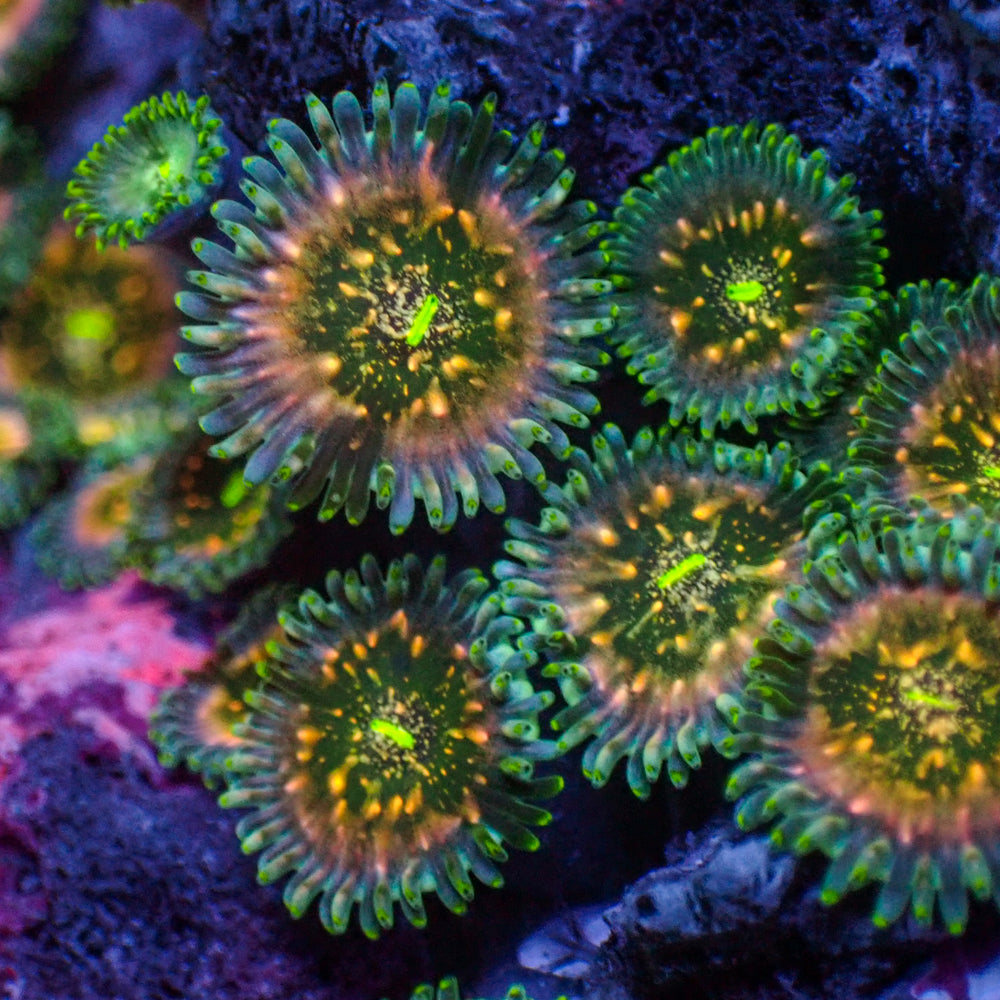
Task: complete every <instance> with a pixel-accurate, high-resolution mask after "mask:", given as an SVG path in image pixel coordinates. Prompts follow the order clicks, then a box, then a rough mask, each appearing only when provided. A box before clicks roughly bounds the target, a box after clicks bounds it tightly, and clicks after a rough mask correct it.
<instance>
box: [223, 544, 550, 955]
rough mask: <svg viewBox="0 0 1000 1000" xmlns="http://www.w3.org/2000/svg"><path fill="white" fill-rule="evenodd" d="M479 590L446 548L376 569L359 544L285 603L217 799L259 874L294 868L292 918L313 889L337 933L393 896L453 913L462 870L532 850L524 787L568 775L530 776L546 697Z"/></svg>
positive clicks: (389, 918) (535, 813) (460, 906)
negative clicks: (349, 557)
mask: <svg viewBox="0 0 1000 1000" xmlns="http://www.w3.org/2000/svg"><path fill="white" fill-rule="evenodd" d="M488 587H489V584H488V582H487V580H486V578H485V577H484V576H483V575H482V574H481V573H479V572H478V571H476V570H466V571H464V572H462V573H460V574H458V575H457V576H456V577H454V579H452V580H451V581H450V583H449V582H446V580H445V566H444V560H443V559H440V558H439V559H435V560H434V561H433V562H432V563H431V564H430V566H429V568H428V569H427V570H426V571H425V570H424V569H423V568H422V567H421V565H420V563H419V561H418V560H417V559H416V557H414V556H408V557H406V558H405V559H404V560H401V561H397V562H393V563H391V564H390V566H389V568H388V572H387V573H386V575H385V576H384V577H383V576H382V573H381V571H380V570H379V568H378V565H377V563H376V562H375V559H374V558H373V557H371V556H368V557H366V558H365V559H364V560H362V563H361V570H360V573H358V572H356V571H353V570H352V571H349V572H348V573H346V574H344V575H341V574H339V573H331V574H330V575H329V577H328V578H327V590H328V597H327V598H325V599H324V598H322V597H320V595H319V594H317V593H315V592H313V591H306V592H305V594H303V596H302V597H301V599H300V600H299V609H298V614H284V615H281V616H279V620H280V621H281V624H282V627H283V629H284V632H285V635H284V637H283V638H282V639H281V640H280V641H278V642H275V643H269V644H268V647H267V649H268V654H269V656H268V659H267V661H266V662H265V663H264V664H263V665H262V667H261V671H262V676H263V677H264V679H265V684H264V685H263V686H262V687H261V688H260V689H259V690H257V691H252V692H249V693H248V694H247V696H246V697H247V700H248V702H249V703H250V705H251V707H252V709H253V711H252V713H251V714H250V717H249V718H248V720H247V721H246V723H245V724H243V725H238V726H236V727H234V735H235V736H236V737H237V738H238V739H239V740H240V745H239V747H238V748H237V749H236V750H235V751H234V752H233V754H232V756H231V757H230V758H229V760H228V761H227V769H228V772H229V773H228V781H229V790H228V791H227V792H226V793H225V794H224V795H223V796H222V798H221V800H220V801H221V802H222V804H223V805H224V806H238V807H245V806H249V807H251V808H252V809H253V812H252V813H250V814H249V815H248V816H246V817H245V818H244V819H242V820H241V821H240V823H239V825H238V826H237V833H238V834H239V837H240V839H241V840H242V842H243V849H244V851H247V852H248V853H249V852H252V851H258V850H262V851H263V854H262V855H261V858H260V862H259V867H258V870H259V877H260V880H261V882H265V883H268V882H273V881H275V880H276V879H278V878H281V877H282V876H283V875H286V874H290V875H291V878H290V880H289V881H288V883H287V884H286V886H285V891H284V899H285V903H286V904H287V905H288V908H289V910H290V911H291V912H292V914H293V915H294V916H300V915H301V914H302V913H304V912H305V910H306V909H307V908H308V907H309V905H310V903H311V902H312V901H313V900H314V899H315V898H316V897H317V896H318V897H319V915H320V919H321V921H322V922H323V926H324V927H326V929H327V930H329V931H330V932H331V933H342V932H343V931H345V930H346V929H347V927H348V924H349V920H350V915H351V912H352V911H353V910H354V909H355V908H356V909H357V912H358V919H359V922H360V925H361V929H362V930H363V931H364V933H365V934H366V935H367V936H368V937H373V938H374V937H378V935H379V933H380V932H381V930H382V929H385V928H389V927H391V926H392V924H393V919H394V912H395V909H396V907H397V906H398V907H399V908H400V909H401V910H402V912H403V914H404V916H405V917H406V918H407V919H408V920H409V921H410V922H411V923H413V924H415V925H417V926H423V924H424V923H425V922H426V920H427V914H426V910H425V907H424V902H423V896H424V894H425V893H429V892H434V893H436V894H437V896H438V897H439V898H440V900H441V901H442V902H443V903H444V905H445V906H447V907H448V908H449V909H450V910H452V911H453V912H455V913H463V912H464V911H465V909H466V905H467V903H468V901H469V900H470V899H471V898H472V896H473V884H472V879H471V876H472V875H475V876H476V878H477V879H479V880H480V881H481V882H484V883H486V884H487V885H492V886H499V885H502V883H503V878H502V876H501V874H500V871H499V869H498V868H497V864H498V863H499V862H501V861H503V860H504V859H505V858H506V857H507V851H506V846H505V845H510V846H512V847H517V848H521V849H526V850H534V849H535V848H536V847H537V846H538V839H537V837H536V836H535V834H534V833H533V832H532V830H531V827H533V826H539V825H544V824H546V823H548V822H549V819H550V818H551V817H550V815H549V813H548V812H546V811H545V810H544V809H542V808H540V807H539V806H537V805H535V804H534V801H533V800H536V799H540V798H544V797H547V796H550V795H553V794H555V793H556V792H558V791H559V789H560V788H561V787H562V779H561V778H559V777H557V776H551V777H535V776H534V774H533V764H532V759H533V758H534V757H537V756H538V755H539V754H538V751H537V748H536V744H537V736H538V721H537V715H538V712H539V711H540V710H541V709H542V708H544V707H545V706H546V705H548V704H550V703H551V700H552V696H551V695H550V694H548V693H536V692H534V690H533V688H532V685H531V683H530V682H529V680H528V679H527V676H526V666H527V664H528V662H529V661H528V658H527V657H525V656H524V654H522V653H520V652H518V651H517V650H515V649H514V648H513V646H512V644H511V641H510V637H511V636H512V635H514V634H516V632H517V630H518V623H517V622H515V621H514V620H512V619H510V618H507V617H506V616H503V615H500V614H499V613H498V612H499V601H498V600H497V599H496V598H495V596H491V595H486V596H484V595H485V592H486V591H487V590H488Z"/></svg>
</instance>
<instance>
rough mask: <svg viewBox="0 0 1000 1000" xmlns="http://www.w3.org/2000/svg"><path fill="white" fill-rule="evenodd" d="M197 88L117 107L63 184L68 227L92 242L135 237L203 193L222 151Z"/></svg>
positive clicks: (215, 123) (214, 177)
mask: <svg viewBox="0 0 1000 1000" xmlns="http://www.w3.org/2000/svg"><path fill="white" fill-rule="evenodd" d="M221 127H222V121H221V119H219V118H216V117H215V115H214V113H213V111H212V109H211V107H210V105H209V101H208V97H206V96H205V95H202V96H201V97H199V98H198V99H197V100H191V98H190V97H188V95H187V94H186V93H184V91H183V90H181V91H178V92H177V93H176V94H171V93H170V92H169V91H168V92H165V93H164V94H163V97H162V98H159V97H150V98H149V100H146V101H143V102H142V103H141V104H138V105H136V107H134V108H131V109H130V110H129V111H127V112H125V117H124V119H123V121H122V124H121V125H113V126H112V127H111V128H109V129H108V131H107V132H106V133H105V136H104V138H103V139H102V140H101V141H100V142H98V143H95V144H94V147H93V149H91V151H90V152H89V153H88V154H87V155H86V156H85V157H84V158H83V159H82V160H81V161H80V162H79V163H78V164H77V165H76V167H75V168H74V170H73V173H74V174H75V175H76V176H74V177H73V179H72V180H71V181H69V183H68V184H67V185H66V195H67V197H68V198H69V200H70V203H69V205H68V206H67V207H66V211H65V216H66V218H67V219H76V220H77V224H76V235H77V236H79V237H83V236H84V235H85V234H86V233H87V232H91V231H92V232H93V233H94V236H95V241H96V244H97V248H98V250H103V249H104V247H105V246H107V244H108V243H114V242H116V241H117V242H118V243H119V244H120V245H121V247H122V248H123V249H124V248H125V247H127V246H128V244H129V243H131V242H133V241H135V240H142V239H144V238H145V237H146V235H147V233H148V232H149V231H150V230H152V229H153V228H154V227H155V226H157V225H159V224H160V223H161V222H162V221H163V220H164V219H165V218H166V217H167V216H168V215H171V214H172V213H174V212H178V211H181V210H182V209H185V208H187V207H189V206H190V205H193V204H195V203H196V202H198V201H201V200H203V199H204V198H206V197H207V196H208V192H209V191H210V190H211V189H212V188H213V187H215V186H217V185H218V183H219V182H220V180H221V179H222V173H221V171H220V169H219V161H221V160H222V159H223V158H224V157H225V156H226V155H227V154H228V152H229V150H228V148H227V147H226V145H225V143H223V141H222V139H221V137H220V136H219V134H218V132H219V129H220V128H221Z"/></svg>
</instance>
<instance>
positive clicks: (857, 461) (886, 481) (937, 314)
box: [845, 275, 1000, 517]
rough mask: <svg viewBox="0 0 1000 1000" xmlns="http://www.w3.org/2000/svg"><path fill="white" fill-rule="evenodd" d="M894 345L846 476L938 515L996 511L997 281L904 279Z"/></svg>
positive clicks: (999, 466)
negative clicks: (968, 283)
mask: <svg viewBox="0 0 1000 1000" xmlns="http://www.w3.org/2000/svg"><path fill="white" fill-rule="evenodd" d="M895 314H896V315H897V317H898V318H897V320H896V322H897V323H898V324H899V326H900V327H901V328H902V329H901V337H900V340H899V344H898V347H897V348H896V349H895V350H893V351H884V352H883V355H882V362H881V364H880V365H879V367H878V371H877V373H876V377H875V379H874V380H873V382H872V384H871V386H870V387H869V388H868V390H867V391H866V392H865V394H864V395H863V396H862V398H861V400H860V402H859V414H858V417H857V432H856V434H855V437H854V440H853V441H852V442H851V444H850V447H849V449H848V458H849V460H850V462H851V463H852V464H851V467H849V468H848V469H847V470H846V472H845V481H846V482H851V481H854V482H858V481H860V482H862V483H864V484H865V485H866V486H867V490H868V498H867V499H868V502H876V501H879V500H881V501H883V502H885V503H888V504H890V505H892V506H895V507H897V508H904V509H905V508H906V507H907V506H909V505H912V504H914V503H919V504H922V505H924V506H925V507H926V508H929V509H930V510H931V511H933V512H935V513H936V514H938V515H942V516H946V517H950V516H951V515H952V514H953V513H954V512H955V511H956V510H958V511H962V510H964V509H965V508H966V507H967V506H968V505H976V506H978V507H981V508H983V509H984V510H985V511H987V512H988V513H989V512H996V511H997V510H998V509H1000V403H998V399H1000V282H998V281H997V280H996V279H995V278H991V277H988V276H986V275H981V276H980V277H979V278H977V279H976V281H975V282H974V283H973V285H972V287H971V288H970V289H969V290H968V292H965V293H962V292H961V291H960V290H959V289H958V288H957V287H956V286H955V285H954V284H952V283H951V282H946V281H940V282H938V283H937V284H935V285H933V286H932V285H930V284H929V283H926V282H925V283H923V284H921V285H905V286H903V288H901V289H900V291H899V295H898V296H897V303H896V305H895Z"/></svg>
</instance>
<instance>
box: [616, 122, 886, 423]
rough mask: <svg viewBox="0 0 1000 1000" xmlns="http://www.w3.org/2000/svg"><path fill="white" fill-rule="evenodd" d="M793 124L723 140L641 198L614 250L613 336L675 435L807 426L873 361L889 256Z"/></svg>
mask: <svg viewBox="0 0 1000 1000" xmlns="http://www.w3.org/2000/svg"><path fill="white" fill-rule="evenodd" d="M828 170H829V164H828V161H827V159H826V156H825V155H824V154H823V153H822V152H820V151H816V152H813V153H811V154H810V155H809V156H803V155H802V147H801V144H800V142H799V140H798V139H797V138H796V137H795V136H790V135H787V134H786V133H785V130H784V129H783V128H781V126H779V125H768V126H767V127H766V128H765V129H763V130H761V129H760V128H758V127H757V126H756V125H753V124H751V125H747V126H745V127H737V126H730V127H728V128H713V129H710V130H709V132H708V134H707V135H706V136H705V137H704V138H698V139H695V140H694V141H693V142H692V143H691V145H689V146H685V147H683V148H682V149H679V150H677V151H675V152H673V153H671V154H670V156H669V157H668V158H667V161H666V162H665V163H664V164H662V165H660V166H658V167H657V168H656V169H655V170H654V171H653V172H652V173H650V174H647V175H646V176H644V177H643V178H642V185H643V186H642V187H635V188H630V189H629V190H628V191H626V192H625V194H624V196H623V197H622V201H621V204H620V205H619V207H618V208H617V209H616V210H615V221H614V224H613V229H614V232H613V234H612V236H611V237H610V238H609V239H608V240H607V241H606V242H605V243H604V244H603V246H605V247H606V249H607V250H608V251H609V253H610V254H611V258H612V273H613V275H614V277H615V280H616V281H618V282H619V283H620V284H621V285H622V286H623V289H624V290H623V293H622V295H621V296H620V303H621V317H620V322H619V323H618V324H617V326H616V328H615V330H614V331H613V332H612V338H613V340H614V342H615V343H617V344H619V347H618V353H619V354H620V355H621V356H623V357H626V358H628V359H629V371H630V372H631V373H632V374H634V375H638V378H639V381H640V382H641V383H642V384H643V385H647V386H649V387H650V388H649V390H648V392H647V393H646V396H645V401H646V402H653V401H655V400H657V399H662V400H666V401H667V402H668V403H669V404H670V420H671V422H672V423H674V424H680V423H682V422H684V421H691V422H695V423H698V424H700V426H701V430H702V432H703V433H704V434H705V435H706V436H709V435H710V434H711V432H712V430H713V428H714V427H715V426H716V425H718V424H722V426H723V427H728V426H729V425H730V424H732V423H734V422H739V423H742V424H743V425H744V426H745V427H746V428H747V429H748V430H749V431H750V432H751V433H754V432H755V431H756V428H757V420H758V418H759V417H760V416H762V415H767V414H774V413H778V412H785V413H789V414H793V415H802V414H808V413H810V412H812V411H816V410H819V409H821V408H822V405H823V403H824V402H825V401H826V400H827V399H828V398H829V397H830V396H833V395H836V394H837V393H838V392H839V391H840V389H841V383H842V380H843V379H844V378H845V377H846V376H848V375H850V374H851V373H853V372H854V371H855V370H856V369H857V367H858V365H859V364H861V363H863V360H864V353H863V348H864V344H865V340H866V334H865V327H866V323H867V319H866V315H867V314H868V313H869V312H871V310H872V309H873V308H874V306H875V299H874V289H875V288H876V287H877V286H878V285H880V284H881V283H882V273H881V267H880V264H879V261H880V260H881V259H882V258H883V257H884V256H885V255H886V251H885V250H884V249H883V248H882V247H880V246H878V245H877V243H876V240H877V239H878V238H879V237H880V236H881V231H880V230H879V229H878V228H877V225H876V224H877V222H878V220H879V219H880V217H881V215H880V213H879V212H877V211H868V212H859V211H858V209H857V199H856V198H853V197H851V196H850V195H849V194H848V191H849V190H850V188H851V186H852V185H853V183H854V180H853V178H852V177H850V176H845V177H842V178H840V179H835V178H833V177H830V176H829V175H828Z"/></svg>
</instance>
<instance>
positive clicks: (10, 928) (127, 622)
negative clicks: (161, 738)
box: [0, 574, 207, 972]
mask: <svg viewBox="0 0 1000 1000" xmlns="http://www.w3.org/2000/svg"><path fill="white" fill-rule="evenodd" d="M51 590H52V593H51V594H47V595H46V600H45V604H44V610H42V611H38V612H36V613H33V614H28V615H24V616H21V617H19V618H18V619H16V620H9V621H5V620H4V618H5V617H6V616H2V615H0V939H2V938H3V937H4V936H6V935H10V934H14V935H16V934H18V933H21V932H23V931H24V930H26V929H27V928H29V927H31V926H33V925H35V924H37V923H38V922H39V921H40V920H43V919H44V916H45V913H46V909H47V901H46V899H45V894H44V893H43V892H39V891H38V890H37V888H35V889H33V890H32V891H26V890H25V888H24V886H23V885H22V884H21V881H22V880H21V873H23V871H24V870H29V869H31V868H32V867H33V866H34V863H35V861H36V860H37V858H38V854H39V851H40V850H41V848H40V846H39V844H38V843H37V842H36V838H35V836H34V834H33V833H32V829H31V824H30V817H28V816H24V815H22V816H19V815H17V809H16V808H15V809H14V810H11V809H10V808H9V806H8V805H6V804H5V803H7V802H8V801H9V799H8V796H7V795H5V789H7V788H9V787H10V786H11V784H12V783H13V782H14V781H15V780H16V779H18V778H19V777H20V776H22V775H23V774H24V771H25V763H24V761H23V759H22V757H21V749H22V747H24V745H25V744H26V743H27V742H28V741H29V740H31V739H32V738H34V737H36V736H38V735H40V734H43V733H51V732H54V731H57V730H60V729H64V728H66V727H72V726H78V727H83V728H84V729H86V730H89V731H90V733H92V734H93V742H92V745H91V746H92V749H93V751H94V752H95V753H105V754H110V755H112V756H116V755H121V756H126V755H127V756H129V757H131V758H132V759H134V760H135V761H136V763H137V764H138V766H139V767H141V768H142V769H143V770H145V771H147V772H148V773H150V774H156V773H158V771H157V765H156V761H155V757H154V754H153V751H152V748H151V747H150V746H149V744H148V743H147V741H146V728H147V726H148V719H149V713H150V711H151V710H152V708H153V705H154V704H155V702H156V699H157V697H158V696H159V693H160V692H161V691H162V690H163V689H164V688H166V687H170V686H172V685H175V684H178V683H179V682H180V680H181V678H182V676H183V674H184V672H185V671H186V670H191V669H194V668H197V667H198V666H199V665H200V664H201V663H203V661H204V659H205V657H206V655H207V648H206V645H204V644H203V643H201V642H199V641H194V640H189V639H184V638H181V637H180V636H178V635H176V634H175V633H174V620H173V618H172V616H171V614H170V609H169V598H168V597H166V596H163V595H161V594H158V593H157V592H155V591H153V590H151V589H150V588H148V587H144V586H142V585H141V584H138V583H137V581H136V578H135V577H134V576H133V575H131V574H128V575H125V576H123V577H121V578H120V579H119V580H117V581H116V582H114V583H112V584H111V585H110V586H107V587H104V588H102V589H100V590H92V591H88V592H81V593H76V594H62V593H60V592H59V591H58V590H57V588H56V587H55V586H54V585H53V586H52V587H51ZM8 596H9V595H8ZM2 610H7V611H9V609H0V611H2ZM86 745H87V744H86V742H85V743H84V746H86ZM36 795H37V796H42V797H44V795H45V791H44V789H42V788H41V787H40V788H39V789H38V790H37V792H36ZM26 821H28V822H26ZM0 972H2V970H0Z"/></svg>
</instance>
